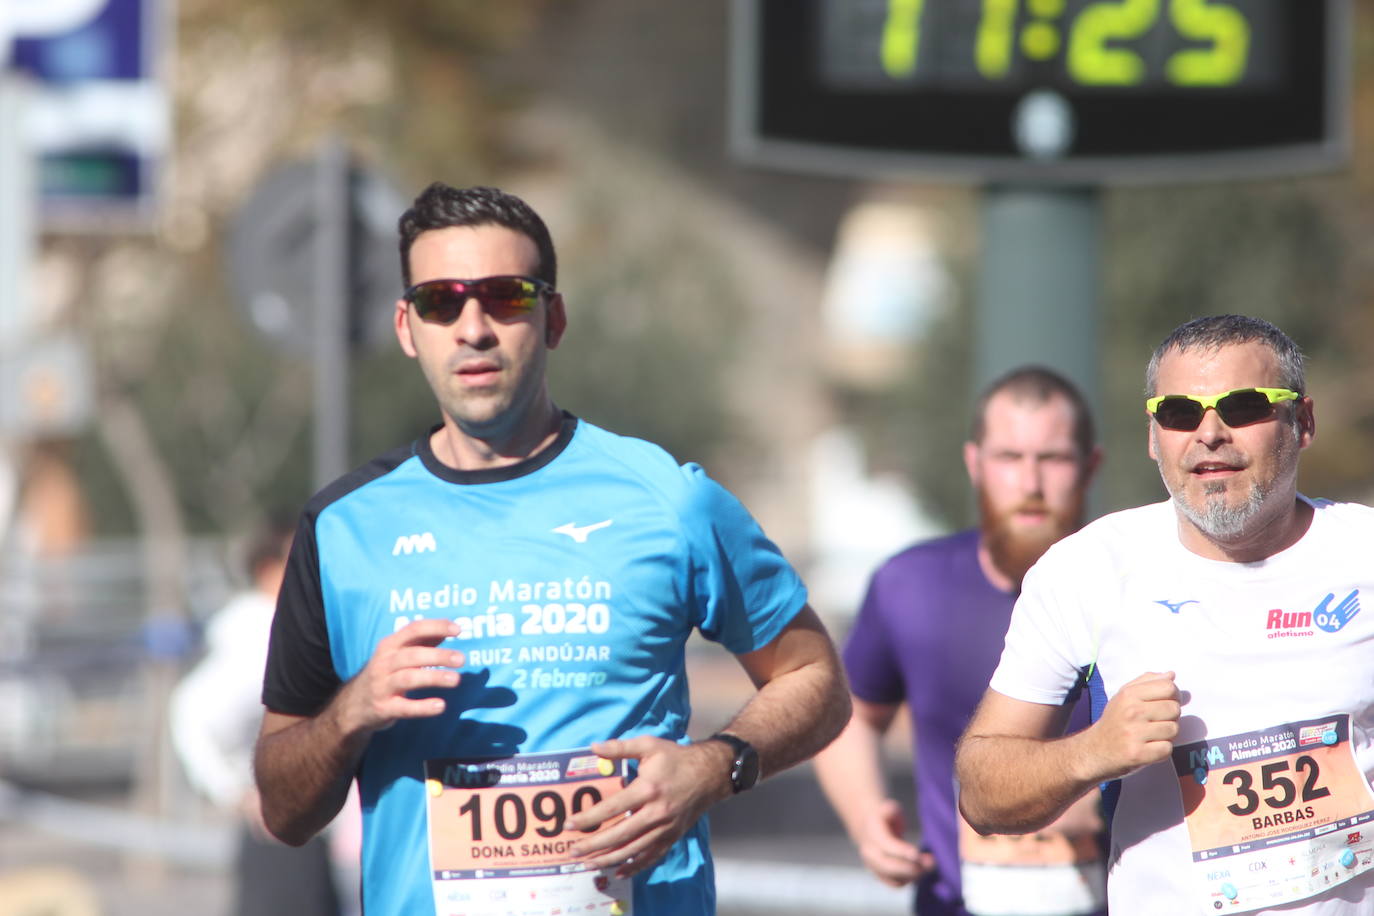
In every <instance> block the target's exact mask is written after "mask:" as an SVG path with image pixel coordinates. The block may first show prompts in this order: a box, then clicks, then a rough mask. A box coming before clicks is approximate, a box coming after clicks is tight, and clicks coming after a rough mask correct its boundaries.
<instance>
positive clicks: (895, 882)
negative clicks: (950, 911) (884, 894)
mask: <svg viewBox="0 0 1374 916" xmlns="http://www.w3.org/2000/svg"><path fill="white" fill-rule="evenodd" d="M860 829H861V830H863V835H862V836H860V837H858V838H857V839H858V843H857V845H858V847H859V857H860V858H862V859H863V861H864V864H865V865H867V866H868V870H869V871H871V872H873V874H875V875H877V876H878V878H879V880H881V881H882V882H883V883H884V884H889V885H891V886H892V887H902V886H903V885H907V884H910V883H911V882H913V881H917V880H919V879H920V878H921V876H922V875H924V874H925V873H926V872H928V871H930V870H931V869H932V868H934V867H935V857H934V856H932V855H931V854H930V853H929V852H924V851H922V850H920V849H917V848H916V847H915V846H913V845H912V844H911V843H908V842H907V841H906V818H905V817H904V816H903V815H902V806H901V805H900V804H898V803H897V802H896V801H895V800H893V799H890V798H887V799H883V802H882V804H881V805H879V806H878V807H877V808H875V809H873V810H872V811H870V812H869V813H868V815H867V816H866V817H865V818H864V822H863V824H862V826H861V828H860Z"/></svg>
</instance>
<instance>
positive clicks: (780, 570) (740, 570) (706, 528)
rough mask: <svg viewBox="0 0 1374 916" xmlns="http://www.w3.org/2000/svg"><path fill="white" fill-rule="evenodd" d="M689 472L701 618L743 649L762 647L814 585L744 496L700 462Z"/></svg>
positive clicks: (703, 626)
mask: <svg viewBox="0 0 1374 916" xmlns="http://www.w3.org/2000/svg"><path fill="white" fill-rule="evenodd" d="M682 473H683V474H684V475H685V476H686V478H687V483H688V488H687V496H686V500H685V505H683V506H682V507H681V510H680V511H681V513H682V522H683V526H684V529H685V534H686V538H687V543H688V548H689V550H690V553H691V557H690V563H689V567H688V568H689V575H690V577H691V579H690V582H689V583H688V586H689V596H690V600H691V603H692V608H693V613H694V614H695V618H694V620H693V623H694V624H695V625H696V627H697V628H698V629H700V630H701V632H702V635H704V636H705V637H706V638H707V639H710V640H713V641H715V642H718V643H720V644H721V645H723V646H724V647H725V648H726V649H729V650H730V651H731V652H733V653H735V654H736V655H742V654H744V653H746V652H752V651H754V650H755V649H761V648H762V647H764V646H766V645H768V643H770V642H772V641H773V640H774V639H775V638H776V637H777V636H778V634H779V633H781V632H782V630H783V628H784V627H785V626H786V625H787V624H788V623H789V622H791V620H792V618H793V617H795V616H796V614H797V612H798V611H800V610H801V609H802V607H803V606H804V605H805V604H806V587H805V586H804V585H802V582H801V579H800V578H799V577H798V576H797V573H796V572H795V571H794V570H793V569H792V566H791V565H790V564H789V563H788V562H787V560H786V559H784V558H783V555H782V551H780V550H779V549H778V547H777V545H776V544H774V543H773V542H772V541H770V540H769V539H768V537H767V536H766V535H765V534H764V533H763V530H762V529H761V528H759V526H758V523H757V522H755V521H754V518H753V516H751V515H750V514H749V511H748V510H747V509H745V508H744V506H743V505H741V504H740V501H739V500H738V499H736V498H735V497H734V496H733V495H731V494H730V493H729V492H728V491H727V490H726V489H725V488H724V487H722V486H720V484H718V483H716V482H715V481H714V480H712V479H711V478H710V477H708V476H707V475H706V472H705V471H703V470H702V469H701V468H700V467H699V466H697V465H695V464H687V465H684V466H683V468H682Z"/></svg>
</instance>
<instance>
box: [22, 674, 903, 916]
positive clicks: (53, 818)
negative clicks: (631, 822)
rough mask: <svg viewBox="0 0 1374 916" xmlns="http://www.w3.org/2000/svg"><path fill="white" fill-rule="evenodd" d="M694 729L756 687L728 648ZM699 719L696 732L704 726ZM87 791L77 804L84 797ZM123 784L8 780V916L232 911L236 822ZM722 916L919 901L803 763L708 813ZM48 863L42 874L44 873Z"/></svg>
mask: <svg viewBox="0 0 1374 916" xmlns="http://www.w3.org/2000/svg"><path fill="white" fill-rule="evenodd" d="M691 668H692V672H691V676H692V684H693V702H694V706H695V709H696V715H695V717H694V719H693V728H692V732H693V734H694V735H698V736H699V735H702V734H709V733H710V731H712V730H714V729H715V728H717V727H719V726H720V725H721V724H723V723H724V722H725V721H726V720H728V718H729V716H730V713H731V712H733V710H734V709H736V708H738V706H739V705H740V704H742V703H743V702H744V699H745V698H747V696H748V694H749V691H750V686H749V683H748V681H747V679H746V678H745V677H744V675H743V673H742V672H741V671H740V670H739V668H738V666H737V665H735V663H734V662H733V660H732V659H730V658H729V657H728V656H726V655H725V654H724V653H721V652H719V651H718V650H711V649H706V650H702V651H696V652H694V653H693V655H692V661H691ZM698 723H699V726H698ZM908 764H909V757H901V756H899V755H897V754H894V760H893V768H894V776H893V780H894V789H896V790H898V794H899V797H902V798H904V799H907V800H909V797H910V787H909V782H910V780H909V777H907V776H906V775H905V772H906V768H907V766H908ZM77 794H79V796H80V797H77ZM127 801H128V793H127V791H125V790H118V789H111V788H108V787H107V788H105V789H103V790H101V789H86V790H83V791H82V792H80V793H59V792H57V791H55V790H50V789H43V790H35V789H29V790H23V789H15V788H14V787H12V786H9V785H6V784H3V783H0V916H20V914H31V913H45V914H46V913H57V912H61V913H63V914H68V913H70V914H71V916H77V914H80V916H86V914H88V913H89V914H90V916H96V914H100V916H185V914H186V913H191V912H194V913H199V914H205V916H218V914H224V913H226V912H227V907H228V904H229V892H230V882H229V855H230V846H231V841H230V828H229V826H228V825H227V824H225V823H223V822H216V821H215V820H214V819H213V818H212V817H207V815H206V813H205V811H204V809H198V810H188V811H187V812H185V813H184V815H177V816H173V817H171V818H163V819H160V820H155V819H149V818H144V817H140V816H138V815H136V814H134V813H132V812H130V810H129V808H128V804H127ZM711 822H712V847H713V849H714V851H715V856H716V861H717V889H718V893H719V898H720V906H719V912H720V914H721V916H765V914H778V913H783V912H786V913H790V914H811V913H815V914H821V913H827V914H835V913H856V914H858V913H862V914H872V916H882V914H893V916H898V914H902V913H906V912H909V909H908V908H909V902H908V901H909V896H908V892H907V891H904V890H893V889H890V888H887V887H885V886H883V885H881V884H879V883H878V882H877V881H876V880H875V879H872V878H871V877H870V876H869V875H868V874H867V872H865V871H864V870H863V869H862V867H861V866H860V864H859V860H858V856H857V854H856V853H855V852H854V850H853V849H852V847H851V846H850V844H849V841H848V839H847V838H846V837H845V836H844V834H843V831H842V829H841V828H840V826H839V822H838V820H836V818H835V816H834V814H833V813H832V812H831V810H830V808H829V806H828V805H827V804H826V802H825V800H824V798H823V797H822V795H821V793H820V790H819V789H818V788H817V786H816V782H815V779H814V778H813V776H812V774H811V772H810V766H809V765H804V766H802V767H798V768H797V769H796V770H794V771H791V772H788V773H782V774H779V775H777V776H776V777H774V778H772V779H768V780H766V781H764V782H763V783H761V784H760V785H759V786H758V787H757V788H756V789H754V790H753V791H751V792H749V793H747V794H745V795H741V796H739V797H738V798H734V799H730V800H729V801H727V802H725V803H724V804H722V805H720V806H718V807H717V808H716V809H714V810H713V812H712V814H711ZM37 869H45V871H43V872H41V873H40V872H38V871H36V870H37ZM25 875H27V876H30V877H33V878H34V880H33V881H30V882H28V885H27V890H28V891H29V892H32V891H33V888H34V885H38V886H40V887H43V886H45V887H47V888H48V889H49V890H53V891H59V890H65V891H66V892H67V893H68V894H69V895H70V899H71V900H73V901H75V902H76V903H78V904H79V903H80V901H81V899H82V895H83V893H84V894H85V899H86V900H87V902H88V903H89V906H88V907H87V908H86V909H81V908H79V907H76V906H74V907H73V908H71V909H69V910H55V909H38V908H32V907H30V908H27V909H25V908H23V907H22V906H21V905H20V904H19V903H18V902H17V901H18V893H19V890H17V888H19V886H20V880H19V879H20V877H21V876H25Z"/></svg>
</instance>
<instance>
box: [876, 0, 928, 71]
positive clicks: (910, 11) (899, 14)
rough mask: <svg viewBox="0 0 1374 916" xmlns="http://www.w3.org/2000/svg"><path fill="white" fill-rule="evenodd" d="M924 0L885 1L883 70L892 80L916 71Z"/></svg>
mask: <svg viewBox="0 0 1374 916" xmlns="http://www.w3.org/2000/svg"><path fill="white" fill-rule="evenodd" d="M924 5H925V0H888V4H887V21H886V22H884V23H883V40H882V59H883V72H884V73H886V74H887V75H888V76H890V77H892V78H893V79H901V78H902V77H905V76H911V74H913V73H915V72H916V56H917V53H918V52H919V50H920V47H921V8H922V6H924Z"/></svg>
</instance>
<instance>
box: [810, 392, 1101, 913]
mask: <svg viewBox="0 0 1374 916" xmlns="http://www.w3.org/2000/svg"><path fill="white" fill-rule="evenodd" d="M1100 457H1101V455H1100V451H1099V450H1098V448H1097V446H1096V445H1095V443H1094V436H1093V423H1092V418H1091V416H1090V414H1089V411H1088V406H1087V404H1086V403H1085V402H1084V399H1083V396H1082V395H1081V394H1080V393H1079V391H1078V390H1077V389H1076V388H1075V387H1074V386H1073V385H1072V384H1071V383H1070V382H1068V381H1067V380H1066V379H1064V378H1063V377H1062V376H1060V375H1059V374H1057V373H1055V372H1053V371H1051V370H1049V369H1044V368H1040V367H1035V366H1028V367H1023V368H1019V369H1016V370H1013V371H1011V372H1009V373H1007V374H1006V375H1004V376H1002V377H1001V378H999V379H997V380H996V381H995V382H993V383H992V384H991V385H990V386H988V388H987V389H986V390H985V391H984V392H983V394H982V396H981V397H980V399H979V401H978V404H977V407H976V409H975V412H974V420H973V424H972V433H971V435H970V437H969V441H968V442H965V443H964V465H965V468H966V469H967V471H968V475H969V480H970V481H971V482H972V484H973V488H974V491H975V492H976V494H977V497H978V507H979V514H980V524H979V527H978V528H976V529H972V530H968V531H962V532H959V533H957V534H954V535H951V536H949V537H944V538H940V539H937V540H934V541H928V542H926V543H922V544H917V545H915V546H913V547H910V548H908V549H906V550H904V551H902V552H901V553H899V554H897V555H896V556H894V557H892V558H891V559H890V560H888V561H887V562H886V563H884V564H883V565H882V566H881V567H880V568H879V569H878V570H877V572H876V573H874V575H873V578H872V580H871V582H870V583H869V588H868V593H867V596H866V597H865V598H864V602H863V605H862V607H861V608H860V610H859V613H858V616H857V618H856V619H855V622H854V627H853V630H852V631H851V633H850V635H849V639H848V641H847V643H846V645H845V649H844V656H843V657H844V664H845V669H846V671H847V672H848V674H849V680H850V689H851V691H852V692H853V704H854V715H853V717H852V718H851V719H850V722H849V725H848V726H846V728H845V730H844V732H843V733H842V734H841V735H840V737H839V738H838V739H836V741H835V742H834V743H833V744H831V745H830V746H829V747H828V748H826V749H825V750H824V751H822V752H821V753H820V754H819V755H818V756H817V757H816V763H815V765H816V772H817V776H818V777H819V779H820V782H821V787H822V788H823V789H824V791H825V794H826V797H827V798H829V800H830V803H831V805H832V806H833V807H834V808H835V811H836V813H837V814H839V816H840V819H841V820H842V822H843V823H844V826H845V829H846V831H847V832H848V834H849V836H850V838H851V839H852V840H853V842H854V845H855V846H856V847H857V848H858V850H859V853H860V856H861V857H862V859H863V861H864V863H865V865H867V866H868V868H869V869H870V870H871V871H872V872H873V873H874V874H875V875H877V876H878V877H879V878H880V879H882V880H883V881H884V882H886V883H887V884H890V885H893V886H901V885H904V884H908V883H911V882H913V881H914V882H916V892H915V906H916V911H917V912H918V913H920V914H921V916H964V914H970V913H971V914H982V913H989V914H1000V916H1020V914H1051V913H1052V914H1060V916H1066V914H1083V913H1092V912H1096V911H1099V910H1101V908H1102V905H1103V896H1104V893H1105V886H1104V885H1105V877H1104V872H1105V867H1104V863H1103V860H1104V857H1105V850H1104V848H1103V842H1102V835H1101V834H1102V821H1101V818H1100V816H1099V813H1098V811H1097V810H1096V808H1095V806H1094V800H1093V799H1089V800H1088V801H1086V802H1085V803H1084V804H1083V805H1081V806H1080V807H1079V808H1078V809H1076V810H1075V811H1074V812H1073V815H1072V816H1071V817H1068V818H1065V820H1064V821H1062V822H1061V823H1059V824H1057V825H1054V826H1052V827H1046V829H1045V830H1043V831H1041V832H1040V833H1039V834H1037V836H1036V837H1035V838H1034V841H1033V842H1031V841H1022V838H1020V837H980V836H978V835H977V834H976V833H975V832H974V831H973V830H972V829H971V828H970V827H969V826H968V825H967V824H964V823H962V822H961V820H960V818H959V817H958V814H957V811H956V807H955V787H954V746H955V743H956V742H957V740H958V738H959V735H960V734H961V733H962V732H963V730H964V726H966V725H967V724H968V721H969V718H970V717H971V716H972V714H973V710H974V707H975V706H976V705H977V703H978V700H979V699H980V698H981V697H982V695H983V691H984V690H985V689H986V688H987V684H988V680H989V678H990V677H991V676H992V671H993V669H994V668H995V667H996V664H997V659H998V656H999V655H1000V654H1001V651H1002V639H1003V636H1004V635H1005V634H1006V629H1007V623H1008V621H1009V620H1010V618H1011V609H1012V604H1013V602H1014V601H1015V599H1016V595H1017V593H1018V592H1019V590H1020V588H1021V579H1022V577H1023V576H1024V575H1025V574H1026V570H1027V569H1028V568H1030V566H1031V564H1032V563H1034V562H1035V561H1036V559H1038V558H1039V556H1040V555H1041V554H1042V553H1044V551H1045V549H1046V548H1048V547H1049V546H1050V545H1051V544H1053V543H1054V542H1055V541H1056V540H1058V539H1059V538H1061V537H1063V536H1064V535H1066V534H1068V533H1069V532H1071V531H1073V530H1075V529H1076V528H1078V526H1079V525H1081V524H1082V521H1083V508H1084V500H1085V498H1086V494H1087V489H1088V484H1089V483H1090V481H1091V480H1092V476H1093V472H1094V471H1095V470H1096V468H1097V465H1098V462H1099V460H1100ZM903 703H905V704H906V706H907V711H908V715H909V718H910V724H911V732H912V736H913V738H914V740H915V751H914V754H915V759H914V765H915V780H916V803H917V809H918V812H919V817H920V833H921V845H920V846H919V847H918V846H917V845H915V844H914V843H913V841H912V839H911V838H910V837H908V835H907V830H906V826H907V825H906V823H905V816H904V813H903V811H902V806H901V805H900V804H899V803H898V802H897V801H896V800H895V799H893V798H892V797H890V795H889V793H888V790H887V787H886V779H885V776H884V772H883V753H882V751H883V740H884V736H885V735H886V733H887V732H888V729H889V728H890V726H891V725H892V723H893V721H894V719H895V717H896V715H897V713H898V711H899V709H900V708H901V706H902V704H903ZM1087 706H1088V704H1087V703H1086V702H1083V703H1081V704H1078V708H1077V709H1076V710H1075V723H1076V724H1078V725H1080V726H1081V725H1086V724H1087V721H1088V709H1087Z"/></svg>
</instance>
